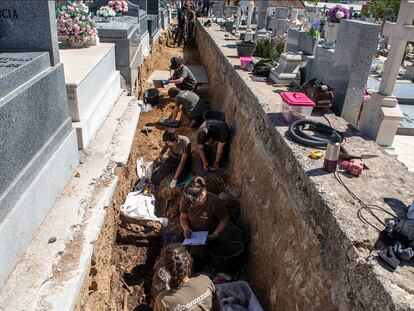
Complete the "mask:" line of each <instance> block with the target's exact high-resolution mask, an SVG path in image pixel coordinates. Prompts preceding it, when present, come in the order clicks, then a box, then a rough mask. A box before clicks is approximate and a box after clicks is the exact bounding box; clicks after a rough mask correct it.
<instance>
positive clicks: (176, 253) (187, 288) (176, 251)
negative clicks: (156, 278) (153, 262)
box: [154, 244, 215, 311]
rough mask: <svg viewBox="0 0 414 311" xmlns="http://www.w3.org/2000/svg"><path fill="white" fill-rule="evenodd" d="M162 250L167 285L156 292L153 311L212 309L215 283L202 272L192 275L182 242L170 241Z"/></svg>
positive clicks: (206, 310) (200, 310)
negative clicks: (167, 275) (162, 289)
mask: <svg viewBox="0 0 414 311" xmlns="http://www.w3.org/2000/svg"><path fill="white" fill-rule="evenodd" d="M164 251H165V270H166V271H167V272H168V274H169V277H170V278H169V281H168V285H169V287H170V289H167V290H165V291H163V292H161V293H160V294H158V296H157V299H156V300H155V304H154V311H190V310H191V311H208V310H212V309H213V296H214V295H215V287H214V284H213V282H212V281H211V280H210V279H209V278H208V277H207V276H205V275H200V276H198V277H194V278H192V277H191V271H192V259H191V256H190V254H189V253H188V251H187V250H186V248H185V247H184V246H182V245H181V244H172V245H170V246H168V247H167V248H166V249H165V250H164Z"/></svg>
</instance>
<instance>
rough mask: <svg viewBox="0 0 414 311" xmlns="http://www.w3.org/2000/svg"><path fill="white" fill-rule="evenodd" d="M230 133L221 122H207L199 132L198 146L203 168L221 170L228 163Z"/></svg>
mask: <svg viewBox="0 0 414 311" xmlns="http://www.w3.org/2000/svg"><path fill="white" fill-rule="evenodd" d="M229 139H230V131H229V127H228V126H227V124H226V123H225V122H223V121H219V120H207V121H205V122H204V123H203V124H202V125H201V126H200V128H199V129H198V132H197V145H198V152H199V155H200V158H201V160H202V162H203V168H204V170H205V171H207V170H208V169H209V168H211V169H213V170H219V169H220V168H221V167H222V166H223V165H224V163H225V162H226V161H227V156H228V147H229Z"/></svg>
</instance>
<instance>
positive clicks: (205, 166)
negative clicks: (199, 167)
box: [203, 161, 208, 171]
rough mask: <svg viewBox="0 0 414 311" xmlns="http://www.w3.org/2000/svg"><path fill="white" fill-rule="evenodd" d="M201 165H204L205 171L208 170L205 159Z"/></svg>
mask: <svg viewBox="0 0 414 311" xmlns="http://www.w3.org/2000/svg"><path fill="white" fill-rule="evenodd" d="M203 167H204V170H205V171H207V170H208V162H207V161H205V162H204V163H203Z"/></svg>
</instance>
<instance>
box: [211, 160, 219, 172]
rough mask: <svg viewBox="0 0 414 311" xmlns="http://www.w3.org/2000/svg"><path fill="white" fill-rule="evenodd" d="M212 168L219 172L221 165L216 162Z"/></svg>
mask: <svg viewBox="0 0 414 311" xmlns="http://www.w3.org/2000/svg"><path fill="white" fill-rule="evenodd" d="M212 168H213V170H215V171H218V170H219V169H220V163H218V162H217V161H215V162H214V164H213V167H212Z"/></svg>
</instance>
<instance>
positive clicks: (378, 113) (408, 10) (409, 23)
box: [358, 0, 414, 146]
mask: <svg viewBox="0 0 414 311" xmlns="http://www.w3.org/2000/svg"><path fill="white" fill-rule="evenodd" d="M413 23H414V0H407V1H402V2H401V7H400V12H399V13H398V19H397V22H396V23H391V22H387V23H386V24H385V25H384V30H383V34H384V35H386V36H388V37H390V38H391V41H390V42H391V49H390V52H389V54H388V57H387V60H386V62H385V64H384V70H383V74H382V79H381V84H380V87H379V89H378V93H374V94H373V95H372V97H371V100H370V101H369V102H368V103H365V104H364V105H363V109H362V112H361V118H360V121H359V124H358V128H359V129H360V130H361V131H362V132H363V133H365V134H367V135H368V136H370V137H371V138H373V139H375V141H376V142H377V143H378V144H380V145H382V146H391V145H392V143H393V141H394V136H395V134H396V132H397V128H398V125H399V123H400V122H401V121H402V120H403V119H404V115H403V114H402V112H401V110H400V108H399V106H398V101H397V99H396V98H395V97H394V96H392V94H393V92H394V87H395V83H396V81H397V78H398V72H399V70H400V65H401V62H402V60H403V57H404V52H405V48H406V44H407V42H408V41H412V40H414V26H413Z"/></svg>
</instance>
